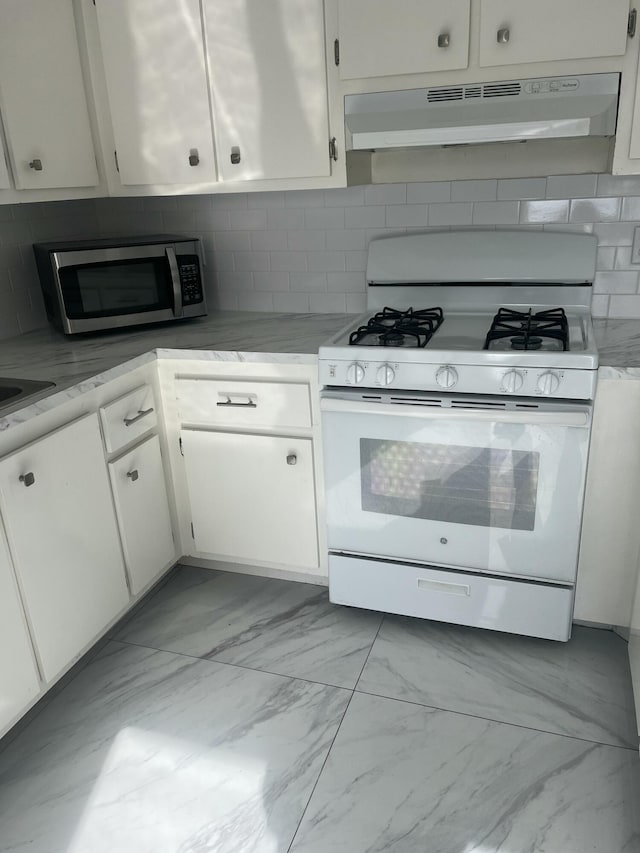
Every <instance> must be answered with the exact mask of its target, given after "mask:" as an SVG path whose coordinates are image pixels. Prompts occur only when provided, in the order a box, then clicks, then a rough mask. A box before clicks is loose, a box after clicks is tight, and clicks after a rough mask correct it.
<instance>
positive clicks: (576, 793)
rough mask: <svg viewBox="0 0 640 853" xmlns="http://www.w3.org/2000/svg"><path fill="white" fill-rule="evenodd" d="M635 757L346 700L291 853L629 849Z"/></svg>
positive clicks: (639, 844)
mask: <svg viewBox="0 0 640 853" xmlns="http://www.w3.org/2000/svg"><path fill="white" fill-rule="evenodd" d="M638 802H640V762H639V761H638V755H637V753H636V752H635V751H632V750H628V749H621V748H619V747H610V746H602V745H600V744H593V743H588V742H586V741H581V740H576V739H574V738H567V737H562V736H559V735H552V734H547V733H544V732H537V731H533V730H531V729H524V728H520V727H517V726H510V725H506V724H503V723H494V722H491V721H488V720H483V719H479V718H473V717H467V716H465V715H462V714H455V713H450V712H447V711H438V710H434V709H432V708H426V707H423V706H420V705H414V704H410V703H407V702H399V701H396V700H392V699H384V698H381V697H378V696H368V695H364V694H358V693H356V694H355V695H354V697H353V699H352V700H351V703H350V705H349V709H348V711H347V713H346V715H345V717H344V720H343V722H342V725H341V727H340V730H339V732H338V735H337V737H336V740H335V742H334V745H333V747H332V749H331V752H330V754H329V758H328V759H327V762H326V764H325V766H324V768H323V770H322V773H321V775H320V780H319V782H318V784H317V786H316V788H315V790H314V793H313V796H312V797H311V801H310V803H309V806H308V808H307V811H306V812H305V816H304V818H303V820H302V823H301V825H300V828H299V830H298V832H297V834H296V837H295V839H294V842H293V845H292V847H291V853H329V851H330V853H586V851H589V853H638V850H639V849H640V824H639V823H638V821H639V820H640V809H638Z"/></svg>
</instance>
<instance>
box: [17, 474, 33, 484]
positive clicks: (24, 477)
mask: <svg viewBox="0 0 640 853" xmlns="http://www.w3.org/2000/svg"><path fill="white" fill-rule="evenodd" d="M18 479H19V480H20V482H21V483H24V484H25V486H33V484H34V483H35V481H36V478H35V476H34V475H33V473H32V472H31V471H29V473H28V474H20V476H19V477H18Z"/></svg>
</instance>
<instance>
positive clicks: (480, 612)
mask: <svg viewBox="0 0 640 853" xmlns="http://www.w3.org/2000/svg"><path fill="white" fill-rule="evenodd" d="M329 598H330V600H331V601H332V602H334V604H347V605H350V606H351V607H365V608H367V609H368V610H380V611H381V612H383V613H401V614H403V615H405V616H418V617H421V618H423V619H435V620H437V621H438V622H452V623H453V624H454V625H475V626H476V627H479V628H492V629H493V630H495V631H506V632H507V633H509V634H524V635H525V636H529V637H544V638H545V639H547V640H563V641H565V640H568V639H569V637H570V636H571V617H572V613H573V589H571V588H569V587H559V586H544V585H543V584H535V583H527V582H526V581H514V580H509V579H508V578H504V579H503V578H497V577H491V576H489V575H474V574H470V573H465V572H451V571H446V570H444V569H431V568H426V567H425V568H423V567H421V566H411V565H407V564H406V563H384V562H382V561H380V560H366V559H363V558H360V557H345V556H340V555H335V554H330V555H329Z"/></svg>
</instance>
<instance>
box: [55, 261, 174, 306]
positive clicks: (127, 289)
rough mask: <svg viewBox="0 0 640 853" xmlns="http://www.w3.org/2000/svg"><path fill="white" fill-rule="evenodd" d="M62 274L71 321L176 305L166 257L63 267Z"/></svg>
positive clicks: (65, 303)
mask: <svg viewBox="0 0 640 853" xmlns="http://www.w3.org/2000/svg"><path fill="white" fill-rule="evenodd" d="M59 275H60V283H61V287H62V297H63V300H64V306H65V313H66V315H67V317H68V318H69V319H70V320H82V319H89V318H92V317H115V316H120V315H123V314H140V313H147V312H153V311H163V310H167V309H172V308H173V289H172V284H171V275H170V270H169V265H168V264H167V261H166V258H164V257H157V258H153V257H149V258H136V259H132V260H122V261H105V262H103V263H93V264H86V265H79V266H70V267H63V268H62V269H60V270H59Z"/></svg>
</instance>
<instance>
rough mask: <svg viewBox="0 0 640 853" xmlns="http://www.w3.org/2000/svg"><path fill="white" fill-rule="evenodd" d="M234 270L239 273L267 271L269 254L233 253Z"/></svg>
mask: <svg viewBox="0 0 640 853" xmlns="http://www.w3.org/2000/svg"><path fill="white" fill-rule="evenodd" d="M233 260H234V267H233V268H234V269H236V270H238V271H240V272H246V271H249V272H252V271H253V270H268V269H270V267H269V252H234V253H233Z"/></svg>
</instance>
